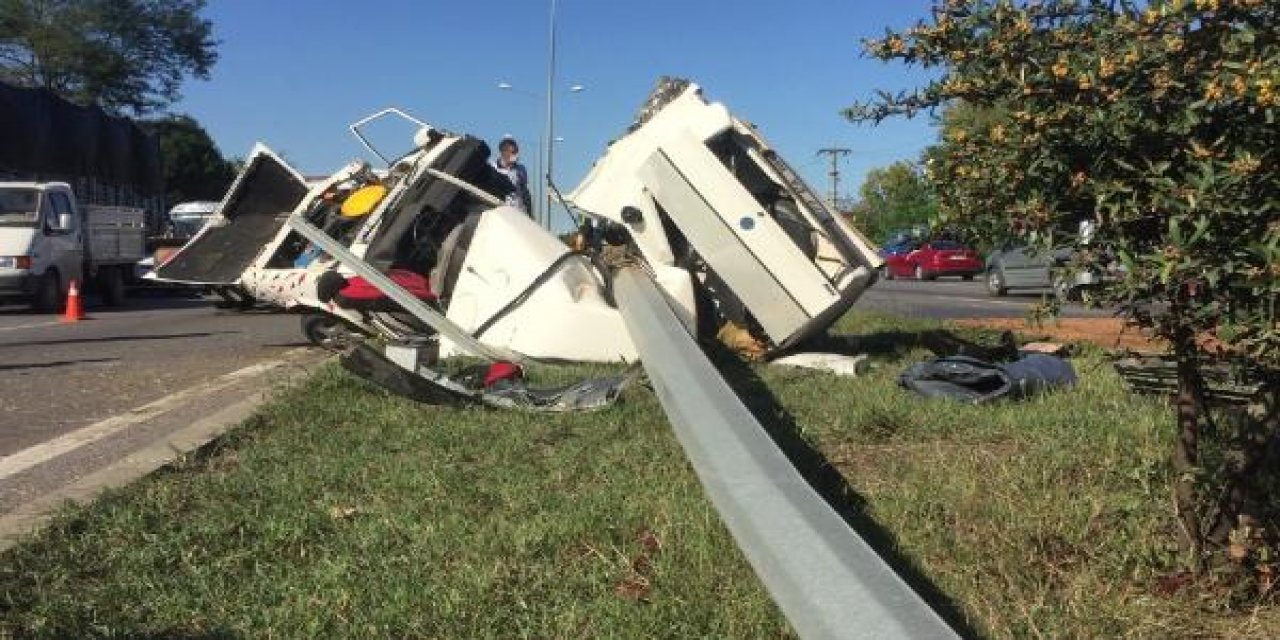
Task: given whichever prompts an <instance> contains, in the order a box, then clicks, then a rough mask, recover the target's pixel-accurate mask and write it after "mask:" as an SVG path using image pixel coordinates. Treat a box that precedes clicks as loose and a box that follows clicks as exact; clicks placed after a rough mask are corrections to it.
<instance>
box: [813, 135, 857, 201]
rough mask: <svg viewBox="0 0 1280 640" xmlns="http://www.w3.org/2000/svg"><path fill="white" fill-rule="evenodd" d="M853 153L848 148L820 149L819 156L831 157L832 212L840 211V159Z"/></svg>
mask: <svg viewBox="0 0 1280 640" xmlns="http://www.w3.org/2000/svg"><path fill="white" fill-rule="evenodd" d="M851 153H853V149H850V148H848V147H827V148H826V149H818V155H819V156H830V157H831V171H830V172H828V173H827V175H829V176H831V210H832V211H839V209H840V207H839V205H838V201H839V199H840V158H841V157H843V156H847V155H849V154H851Z"/></svg>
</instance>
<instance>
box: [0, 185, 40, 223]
mask: <svg viewBox="0 0 1280 640" xmlns="http://www.w3.org/2000/svg"><path fill="white" fill-rule="evenodd" d="M39 221H40V192H39V191H37V190H35V189H15V188H4V189H0V227H34V226H36V223H37V222H39Z"/></svg>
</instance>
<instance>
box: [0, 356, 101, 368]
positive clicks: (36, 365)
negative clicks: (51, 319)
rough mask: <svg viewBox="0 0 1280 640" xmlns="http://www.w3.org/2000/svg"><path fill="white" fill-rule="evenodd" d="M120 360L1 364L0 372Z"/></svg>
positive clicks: (89, 359)
mask: <svg viewBox="0 0 1280 640" xmlns="http://www.w3.org/2000/svg"><path fill="white" fill-rule="evenodd" d="M119 359H120V358H84V359H82V360H56V361H54V362H33V363H30V364H0V371H23V370H26V369H53V368H55V367H70V366H74V365H79V364H93V363H98V362H115V361H117V360H119Z"/></svg>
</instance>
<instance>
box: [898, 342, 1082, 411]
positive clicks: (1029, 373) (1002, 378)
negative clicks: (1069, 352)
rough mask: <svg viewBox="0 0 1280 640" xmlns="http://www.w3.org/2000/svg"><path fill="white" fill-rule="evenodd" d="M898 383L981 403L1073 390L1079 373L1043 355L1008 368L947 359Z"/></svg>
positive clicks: (915, 368)
mask: <svg viewBox="0 0 1280 640" xmlns="http://www.w3.org/2000/svg"><path fill="white" fill-rule="evenodd" d="M898 382H899V383H900V384H901V385H902V386H903V387H906V388H907V389H910V390H912V391H915V392H916V393H919V394H921V395H923V396H925V397H930V398H951V399H954V400H960V401H964V402H973V403H982V402H989V401H991V400H995V399H997V398H1005V397H1008V398H1013V399H1018V398H1025V397H1027V396H1030V395H1032V394H1035V393H1038V392H1040V391H1043V390H1045V389H1050V388H1053V387H1059V386H1071V385H1074V384H1075V382H1076V372H1075V369H1073V368H1072V367H1071V363H1069V362H1067V361H1066V360H1063V359H1062V358H1059V357H1056V356H1051V355H1045V354H1042V353H1033V354H1028V355H1026V356H1023V357H1021V358H1019V359H1018V360H1015V361H1013V362H1010V363H1007V364H996V363H993V362H986V361H984V360H979V359H977V358H970V357H968V356H948V357H944V358H934V359H933V360H929V361H927V362H920V363H917V364H913V365H911V366H910V367H908V368H907V370H906V371H904V372H902V375H901V376H899V378H898Z"/></svg>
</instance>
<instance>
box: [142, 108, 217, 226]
mask: <svg viewBox="0 0 1280 640" xmlns="http://www.w3.org/2000/svg"><path fill="white" fill-rule="evenodd" d="M142 125H143V126H144V127H146V128H147V129H148V130H149V131H151V133H152V134H153V135H155V136H156V138H157V139H158V140H159V142H160V158H161V160H162V161H163V162H164V186H165V198H166V199H167V200H168V201H169V203H170V204H176V203H179V202H186V201H190V200H221V199H222V196H223V195H224V194H225V193H226V191H227V187H229V186H230V185H231V181H232V180H233V179H234V178H235V175H236V169H235V165H234V164H233V163H232V162H231V161H228V160H226V159H224V158H223V157H222V153H221V152H220V151H218V147H217V145H215V144H214V142H213V139H212V138H210V137H209V134H208V132H206V131H205V130H204V127H201V126H200V123H199V122H196V120H195V119H194V118H192V117H191V116H185V115H175V116H168V117H165V118H161V119H158V120H149V121H145V122H143V123H142Z"/></svg>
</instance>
